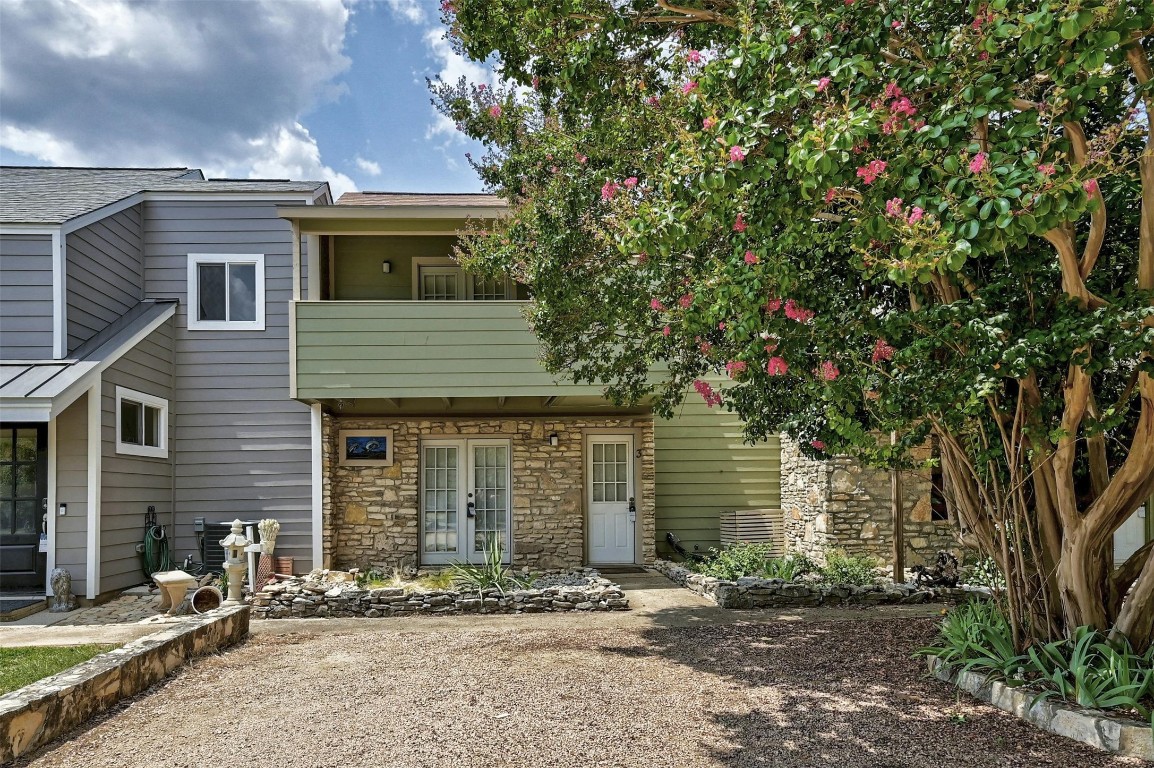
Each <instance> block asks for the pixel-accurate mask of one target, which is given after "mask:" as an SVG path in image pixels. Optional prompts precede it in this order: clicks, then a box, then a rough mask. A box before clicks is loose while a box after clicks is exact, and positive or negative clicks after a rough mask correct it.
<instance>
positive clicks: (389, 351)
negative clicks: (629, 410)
mask: <svg viewBox="0 0 1154 768" xmlns="http://www.w3.org/2000/svg"><path fill="white" fill-rule="evenodd" d="M523 307H524V302H521V301H299V302H295V303H294V305H293V309H294V316H295V320H294V322H295V327H296V346H295V352H294V354H295V356H296V357H295V360H296V368H295V371H296V373H295V376H296V388H297V392H296V397H297V398H298V399H300V400H307V401H336V400H343V401H358V400H392V401H399V400H402V399H408V398H418V399H426V398H441V399H442V400H445V399H449V400H450V401H451V400H452V399H456V398H468V399H475V398H486V399H492V400H494V401H497V402H500V403H504V402H505V400H506V399H512V398H535V399H537V400H541V401H543V402H544V403H546V404H550V405H551V404H553V403H555V402H556V401H557V399H559V398H563V399H564V401H565V402H566V403H568V404H570V405H573V406H577V405H584V406H586V407H590V406H592V407H601V408H604V407H606V406H607V405H608V404H607V403H606V402H605V401H604V400H603V399H602V397H601V388H600V387H597V386H590V385H584V384H581V385H579V384H573V383H572V382H565V381H558V380H557V379H555V378H554V377H553V376H551V375H550V374H549V373H548V372H547V371H546V370H545V369H544V368H543V367H542V366H541V363H540V362H539V361H538V355H539V350H540V347H539V344H538V342H537V339H536V337H534V336H533V334H532V333H531V332H530V331H529V326H528V324H527V323H526V322H525V318H524V317H523V316H522V314H521V312H522V308H523ZM474 402H476V401H475V400H474Z"/></svg>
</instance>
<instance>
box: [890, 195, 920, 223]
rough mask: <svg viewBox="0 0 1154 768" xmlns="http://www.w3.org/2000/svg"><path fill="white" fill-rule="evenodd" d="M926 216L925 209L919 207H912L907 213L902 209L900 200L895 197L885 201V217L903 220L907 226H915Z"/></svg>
mask: <svg viewBox="0 0 1154 768" xmlns="http://www.w3.org/2000/svg"><path fill="white" fill-rule="evenodd" d="M925 215H926V212H925V209H923V208H921V207H920V206H917V205H915V206H913V207H912V208H910V210H909V213H906V209H905V208H904V207H903V203H902V199H901V198H900V197H895V198H892V199H890V200H887V201H886V216H889V217H891V218H895V219H905V222H906V223H907V224H917V223H918V222H919V221H921V220H922V217H924V216H925Z"/></svg>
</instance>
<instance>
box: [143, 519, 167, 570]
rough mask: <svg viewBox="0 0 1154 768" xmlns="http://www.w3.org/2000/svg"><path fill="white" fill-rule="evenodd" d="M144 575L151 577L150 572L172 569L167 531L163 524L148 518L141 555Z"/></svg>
mask: <svg viewBox="0 0 1154 768" xmlns="http://www.w3.org/2000/svg"><path fill="white" fill-rule="evenodd" d="M142 559H143V561H144V562H143V568H144V576H145V578H147V579H151V578H152V574H154V573H159V572H160V571H171V570H172V555H171V554H170V553H169V550H168V533H167V532H166V531H165V530H164V526H163V525H160V524H159V523H157V522H156V520H155V519H152V520H149V522H148V523H147V524H146V525H145V529H144V553H143V555H142Z"/></svg>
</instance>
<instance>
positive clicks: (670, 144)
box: [433, 0, 1154, 648]
mask: <svg viewBox="0 0 1154 768" xmlns="http://www.w3.org/2000/svg"><path fill="white" fill-rule="evenodd" d="M442 10H443V12H444V21H445V22H446V24H447V25H448V27H449V30H450V31H449V33H448V34H449V35H450V38H451V39H452V40H453V41H454V44H455V45H456V46H457V49H458V50H459V51H460V52H462V53H463V54H465V55H467V56H469V57H471V58H472V59H474V60H487V61H490V62H494V61H495V62H496V65H497V66H498V68H499V71H500V74H501V75H502V76H503V78H505V81H504V82H505V86H503V87H499V88H497V89H493V88H486V87H485V86H475V87H474V86H471V85H470V84H468V83H466V82H464V81H462V82H459V83H435V84H434V85H433V88H434V102H435V103H436V104H437V105H438V107H439V108H440V109H441V110H442V111H443V113H444V114H446V115H447V116H449V117H450V118H451V119H453V120H454V121H456V122H457V124H458V127H459V128H460V129H461V130H462V131H464V132H465V133H467V134H468V135H470V136H472V137H475V138H477V139H480V140H481V141H483V142H485V144H486V145H487V147H488V149H487V152H486V154H485V156H484V157H481V158H476V159H474V160H473V162H474V166H475V167H476V169H477V171H478V172H479V174H480V175H481V177H482V179H483V180H484V182H485V183H486V184H487V185H488V186H489V187H490V188H491V189H492V190H494V191H495V192H497V193H499V194H501V195H503V196H505V197H506V198H507V199H508V201H509V203H510V206H511V214H510V216H509V217H508V218H507V219H506V220H504V221H502V222H500V223H498V224H495V225H492V224H490V225H486V226H487V228H486V229H483V230H482V229H476V230H473V231H471V232H470V233H468V234H467V236H466V237H464V239H463V241H462V246H461V249H460V257H461V258H462V259H463V260H464V261H465V262H466V263H467V264H468V266H470V268H473V269H477V270H481V271H484V272H487V273H502V274H507V275H511V276H513V277H515V278H516V279H517V280H520V281H522V282H524V283H526V284H528V285H530V286H531V288H532V294H533V301H532V302H531V304H530V306H529V309H528V312H529V317H530V322H531V324H532V326H533V328H534V330H535V331H536V333H537V334H538V336H539V337H540V338H541V340H542V343H543V354H544V361H545V364H546V365H547V366H548V367H549V368H550V369H551V370H553V371H557V372H563V373H565V374H567V375H570V376H572V377H574V378H575V379H577V380H581V381H590V382H599V383H603V384H604V385H605V386H606V391H607V393H608V394H609V395H610V396H611V397H612V398H614V399H615V400H618V401H622V402H634V401H637V400H639V399H642V398H650V399H651V401H652V402H654V404H655V408H656V410H657V411H658V412H659V413H661V414H669V413H671V412H672V409H673V408H674V407H675V405H676V404H677V403H678V402H680V401H681V400H682V398H684V397H685V396H686V395H687V393H688V396H690V397H702V398H704V399H705V400H706V402H708V403H709V404H710V405H711V406H720V407H726V408H729V409H732V410H733V411H735V412H737V413H738V414H739V415H740V416H741V417H742V418H743V419H745V421H746V423H747V427H746V429H747V436H748V437H749V438H750V439H755V438H758V437H762V436H765V435H767V434H771V433H775V432H777V431H779V430H780V431H784V432H786V433H788V434H789V435H791V436H792V437H793V438H795V439H797V440H798V441H800V443H801V445H802V446H803V450H804V451H806V452H808V453H810V454H811V455H814V456H823V455H827V454H834V453H836V454H850V455H853V456H856V457H859V458H860V459H862V460H864V461H867V462H869V463H871V464H874V465H878V466H906V465H908V463H909V462H910V461H911V459H910V458H909V456H910V453H911V449H913V448H914V447H916V446H923V445H925V444H926V443H927V442H930V443H932V444H934V445H935V446H936V451H937V455H938V459H937V460H938V461H940V463H941V467H942V470H943V476H944V479H945V485H946V496H947V502H948V504H949V506H950V507H951V508H952V510H953V512H954V513H955V514H956V516H957V518H958V519H959V520H960V522H961V527H962V535H963V536H965V537H967V538H968V539H969V540H970V541H971V542H972V543H974V544H976V546H978V547H979V548H980V550H981V551H982V552H984V553H986V554H988V555H990V556H992V557H993V558H995V560H996V561H997V562H998V564H999V565H1000V567H1001V568H1002V570H1003V571H1004V573H1005V574H1006V577H1007V582H1008V587H1007V589H1006V593H1005V600H1006V602H1007V608H1008V609H1009V612H1010V615H1011V616H1012V618H1013V625H1014V630H1015V636H1016V639H1017V641H1018V643H1019V644H1020V645H1025V644H1026V643H1028V642H1031V641H1036V640H1039V639H1048V638H1054V637H1061V636H1063V635H1067V634H1069V633H1070V632H1071V631H1072V629H1073V628H1074V627H1077V626H1080V625H1092V626H1095V627H1098V628H1102V629H1109V630H1112V631H1113V632H1114V633H1115V637H1117V636H1118V635H1126V636H1128V637H1129V639H1130V641H1131V642H1132V643H1133V644H1134V645H1135V646H1137V647H1139V648H1145V647H1147V646H1148V645H1149V644H1150V642H1151V636H1152V631H1154V547H1152V546H1151V545H1147V546H1145V547H1143V548H1142V549H1141V550H1139V551H1138V552H1137V553H1136V554H1135V555H1134V556H1133V557H1131V558H1130V559H1129V560H1128V561H1127V562H1126V563H1125V564H1123V565H1121V566H1120V567H1117V568H1115V567H1114V564H1113V562H1112V553H1111V542H1112V534H1113V533H1114V531H1115V530H1117V529H1118V527H1119V526H1120V525H1121V524H1122V523H1123V522H1124V521H1125V520H1126V519H1127V517H1129V516H1130V515H1131V514H1133V512H1134V511H1135V510H1136V509H1137V508H1138V506H1139V505H1140V504H1141V503H1142V502H1143V500H1145V499H1147V498H1149V497H1150V495H1151V493H1154V362H1152V360H1151V355H1152V354H1154V309H1152V299H1154V133H1152V126H1151V107H1152V105H1154V85H1152V84H1151V74H1152V68H1151V57H1150V52H1149V49H1150V47H1151V42H1152V38H1151V36H1152V34H1154V5H1152V4H1151V3H1150V2H1149V0H1107V1H1103V0H1042V1H1041V2H1037V1H1034V2H1017V1H1016V0H992V1H991V2H988V3H985V2H981V3H979V2H960V1H957V0H924V1H914V2H904V3H896V2H884V1H883V0H872V1H871V0H804V1H803V0H684V1H683V2H679V3H668V2H660V1H658V2H652V1H651V0H635V1H632V2H630V1H626V2H620V1H619V0H585V1H580V0H571V1H569V2H564V3H557V4H545V5H541V4H538V3H536V2H533V1H532V0H455V1H454V2H452V3H445V4H444V5H443V7H442ZM654 371H658V372H660V374H659V375H658V374H656V373H654ZM719 380H720V381H723V382H724V383H723V384H722V385H717V384H716V383H714V384H711V383H709V382H710V381H712V382H717V381H719ZM694 390H695V392H694ZM891 432H896V433H897V434H898V435H899V439H898V440H897V442H896V444H894V445H891V444H890V435H891Z"/></svg>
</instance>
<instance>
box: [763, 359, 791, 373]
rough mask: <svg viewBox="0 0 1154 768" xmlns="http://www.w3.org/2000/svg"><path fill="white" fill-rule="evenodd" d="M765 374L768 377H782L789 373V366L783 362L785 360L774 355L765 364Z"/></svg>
mask: <svg viewBox="0 0 1154 768" xmlns="http://www.w3.org/2000/svg"><path fill="white" fill-rule="evenodd" d="M765 372H766V373H768V374H769V375H770V376H784V375H785V374H786V373H788V372H789V364H788V363H786V362H785V358H783V357H779V356H777V355H774V356H773V357H771V358H769V362H768V363H766V364H765Z"/></svg>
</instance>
